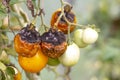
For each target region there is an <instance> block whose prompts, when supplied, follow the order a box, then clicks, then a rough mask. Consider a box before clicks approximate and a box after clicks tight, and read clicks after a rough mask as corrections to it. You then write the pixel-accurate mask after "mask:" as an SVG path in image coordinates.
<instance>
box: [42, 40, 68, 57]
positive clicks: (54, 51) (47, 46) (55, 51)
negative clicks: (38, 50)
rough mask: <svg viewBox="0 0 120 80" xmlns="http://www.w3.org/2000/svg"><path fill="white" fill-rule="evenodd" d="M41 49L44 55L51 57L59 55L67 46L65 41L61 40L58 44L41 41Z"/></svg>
mask: <svg viewBox="0 0 120 80" xmlns="http://www.w3.org/2000/svg"><path fill="white" fill-rule="evenodd" d="M41 47H42V51H43V53H44V54H45V55H47V56H48V57H51V58H58V57H60V56H61V55H62V54H63V53H64V52H65V50H66V48H67V43H66V42H63V43H61V44H59V45H56V46H54V45H53V44H51V43H46V42H42V43H41Z"/></svg>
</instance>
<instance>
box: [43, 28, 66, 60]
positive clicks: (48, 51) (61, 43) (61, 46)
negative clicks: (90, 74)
mask: <svg viewBox="0 0 120 80" xmlns="http://www.w3.org/2000/svg"><path fill="white" fill-rule="evenodd" d="M66 48H67V42H66V37H65V35H64V33H63V32H62V31H59V30H57V29H53V28H50V29H49V31H47V32H45V33H44V34H43V35H42V36H41V49H42V52H43V53H44V54H45V55H46V56H48V57H50V58H58V57H60V56H61V55H62V54H63V53H64V52H65V50H66Z"/></svg>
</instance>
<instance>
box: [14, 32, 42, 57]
mask: <svg viewBox="0 0 120 80" xmlns="http://www.w3.org/2000/svg"><path fill="white" fill-rule="evenodd" d="M14 48H15V50H16V52H17V53H18V54H19V55H21V56H24V57H32V56H34V55H35V54H36V53H37V51H38V49H39V48H40V45H39V43H29V42H27V41H25V40H22V39H21V37H20V35H19V34H17V35H15V38H14Z"/></svg>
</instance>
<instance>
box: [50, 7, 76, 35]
mask: <svg viewBox="0 0 120 80" xmlns="http://www.w3.org/2000/svg"><path fill="white" fill-rule="evenodd" d="M60 13H61V9H58V10H56V11H55V12H54V13H53V14H52V18H51V22H50V23H51V27H56V28H58V29H60V30H61V31H62V32H64V33H65V34H67V33H68V24H67V22H66V21H65V20H64V18H63V17H62V18H61V19H60V21H59V22H58V24H57V25H56V26H55V23H56V21H57V19H58V17H59V15H60ZM65 16H66V18H67V19H68V21H70V22H71V23H76V22H77V21H76V16H75V14H74V13H73V12H72V11H70V12H68V13H67V12H65ZM68 17H70V18H68ZM74 28H75V26H73V25H71V26H70V32H72V31H73V30H74Z"/></svg>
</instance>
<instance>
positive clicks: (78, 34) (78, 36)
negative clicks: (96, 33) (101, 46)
mask: <svg viewBox="0 0 120 80" xmlns="http://www.w3.org/2000/svg"><path fill="white" fill-rule="evenodd" d="M83 31H84V30H83V29H77V30H75V31H74V35H73V37H74V38H73V39H74V42H75V43H76V44H77V45H78V46H79V47H80V48H84V47H86V46H87V45H88V44H86V43H84V42H83Z"/></svg>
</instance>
